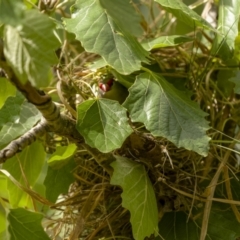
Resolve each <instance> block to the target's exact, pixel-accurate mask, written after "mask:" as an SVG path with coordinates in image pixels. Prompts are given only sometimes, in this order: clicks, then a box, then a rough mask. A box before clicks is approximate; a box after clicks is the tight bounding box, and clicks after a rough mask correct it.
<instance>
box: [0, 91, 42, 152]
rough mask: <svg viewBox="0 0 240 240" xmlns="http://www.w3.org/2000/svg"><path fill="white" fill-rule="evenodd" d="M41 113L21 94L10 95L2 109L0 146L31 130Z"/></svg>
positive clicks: (0, 116)
mask: <svg viewBox="0 0 240 240" xmlns="http://www.w3.org/2000/svg"><path fill="white" fill-rule="evenodd" d="M40 119H41V114H40V112H39V111H38V110H37V108H36V107H35V106H34V105H32V104H31V103H28V102H27V101H26V100H25V99H24V97H23V96H22V95H21V94H19V93H18V94H17V95H16V97H9V98H8V99H7V100H6V102H5V105H4V106H3V107H2V109H0V148H2V147H3V146H5V145H6V144H8V143H9V142H11V141H12V140H14V139H15V138H17V137H19V136H21V135H22V134H24V133H25V132H27V131H28V130H30V129H31V128H32V127H33V126H34V125H35V124H36V123H37V122H38V121H39V120H40Z"/></svg>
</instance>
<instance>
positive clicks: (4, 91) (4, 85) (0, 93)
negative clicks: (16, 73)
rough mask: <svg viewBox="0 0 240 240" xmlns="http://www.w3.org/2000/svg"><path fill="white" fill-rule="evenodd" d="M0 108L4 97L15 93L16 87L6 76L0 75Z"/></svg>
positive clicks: (4, 99)
mask: <svg viewBox="0 0 240 240" xmlns="http://www.w3.org/2000/svg"><path fill="white" fill-rule="evenodd" d="M0 86H1V87H0V108H2V106H3V105H4V103H5V101H6V99H7V98H8V97H10V96H15V95H16V88H15V87H14V86H13V85H12V84H11V83H10V82H9V80H8V79H6V78H1V77H0Z"/></svg>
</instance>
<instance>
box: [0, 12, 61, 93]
mask: <svg viewBox="0 0 240 240" xmlns="http://www.w3.org/2000/svg"><path fill="white" fill-rule="evenodd" d="M54 27H55V24H54V23H53V21H52V20H50V19H49V18H48V17H47V16H46V15H44V14H41V13H39V12H38V11H36V10H28V11H27V12H26V15H25V18H24V19H23V20H22V21H21V22H19V25H18V26H17V27H12V26H9V25H7V26H6V27H5V38H4V54H5V57H6V59H7V61H8V63H9V64H10V66H11V67H12V68H13V70H14V72H15V74H16V75H17V77H18V78H19V79H20V81H21V82H22V83H25V82H26V81H27V80H29V81H30V82H31V83H32V84H33V85H34V86H37V87H38V88H39V87H46V86H48V85H49V82H50V80H51V71H50V70H51V69H50V67H51V65H53V64H55V63H57V62H58V59H57V57H56V54H55V51H54V50H55V49H57V48H58V46H59V41H58V39H57V38H56V36H55V35H54Z"/></svg>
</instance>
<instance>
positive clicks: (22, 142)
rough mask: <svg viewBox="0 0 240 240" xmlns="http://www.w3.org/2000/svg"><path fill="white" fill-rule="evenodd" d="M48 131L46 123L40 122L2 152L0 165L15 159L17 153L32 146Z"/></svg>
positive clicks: (0, 152)
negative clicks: (9, 159) (12, 158)
mask: <svg viewBox="0 0 240 240" xmlns="http://www.w3.org/2000/svg"><path fill="white" fill-rule="evenodd" d="M46 130H47V123H46V122H45V121H41V122H39V123H38V124H37V125H36V126H35V127H33V128H32V129H31V130H29V131H28V132H26V133H25V134H23V135H22V136H21V137H20V138H18V139H16V140H13V141H12V142H11V143H9V144H8V145H7V146H6V147H5V148H4V149H2V150H1V151H0V163H3V162H5V161H6V160H7V159H8V158H11V157H13V156H14V155H15V154H16V153H18V152H21V151H22V150H23V149H24V148H25V147H27V146H28V145H30V144H32V143H33V142H34V141H35V140H36V139H37V138H39V137H41V136H43V135H44V134H45V133H46Z"/></svg>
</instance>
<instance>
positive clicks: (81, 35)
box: [65, 0, 149, 74]
mask: <svg viewBox="0 0 240 240" xmlns="http://www.w3.org/2000/svg"><path fill="white" fill-rule="evenodd" d="M121 3H124V4H125V5H126V4H127V1H126V0H125V1H121ZM121 3H120V2H119V4H120V5H121ZM114 4H115V2H114ZM125 5H124V8H125V7H126V6H125ZM111 6H112V4H111ZM130 6H131V5H130V4H129V7H130ZM76 7H77V8H78V9H79V10H78V11H77V12H76V13H74V14H73V16H72V19H66V20H65V21H66V28H67V30H68V31H70V32H72V33H75V34H76V38H77V39H78V40H80V41H81V43H82V46H83V47H84V48H85V50H86V51H88V52H93V53H97V54H99V55H100V56H101V57H102V58H103V59H104V60H105V61H106V62H107V63H108V65H109V66H111V67H113V68H115V69H116V70H117V71H118V72H120V73H122V74H130V73H131V72H134V71H136V70H139V69H140V68H141V62H145V63H148V60H147V57H148V55H149V54H148V52H147V51H145V50H144V49H143V48H142V46H141V45H140V43H139V42H137V40H136V39H135V38H134V37H133V36H132V34H130V33H129V32H128V31H126V30H125V29H124V28H123V25H124V23H125V21H126V20H124V21H122V22H121V24H119V21H120V19H121V18H120V17H119V16H118V17H117V18H115V17H116V14H113V13H112V11H111V15H110V14H108V11H106V9H105V8H103V6H102V5H101V3H100V2H99V0H96V1H92V0H78V1H77V3H76ZM119 11H120V10H119ZM119 11H118V12H119ZM128 12H129V11H128ZM126 14H129V13H126ZM124 16H125V15H124Z"/></svg>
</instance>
